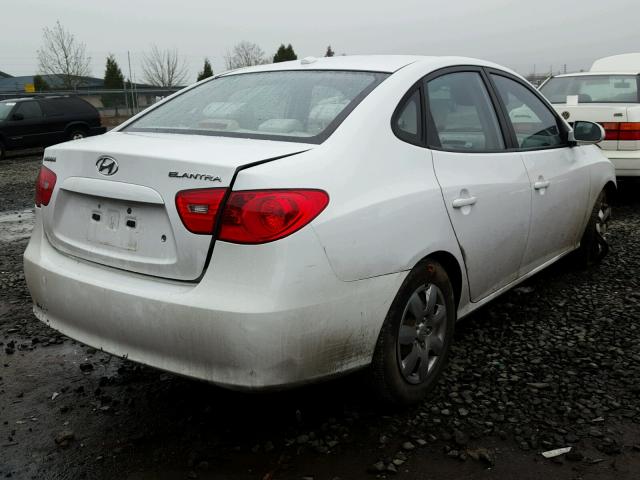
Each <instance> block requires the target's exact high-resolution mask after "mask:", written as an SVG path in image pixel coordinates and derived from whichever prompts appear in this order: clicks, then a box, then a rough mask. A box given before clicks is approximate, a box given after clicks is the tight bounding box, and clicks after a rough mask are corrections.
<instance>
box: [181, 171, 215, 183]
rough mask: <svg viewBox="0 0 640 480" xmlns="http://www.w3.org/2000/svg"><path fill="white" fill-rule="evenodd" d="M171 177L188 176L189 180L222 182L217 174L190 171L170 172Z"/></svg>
mask: <svg viewBox="0 0 640 480" xmlns="http://www.w3.org/2000/svg"><path fill="white" fill-rule="evenodd" d="M169 178H188V179H189V180H204V181H205V182H222V179H221V178H220V177H218V176H217V175H216V176H215V177H214V176H213V175H207V174H206V173H190V172H184V173H180V172H169Z"/></svg>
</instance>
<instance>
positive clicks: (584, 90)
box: [540, 75, 638, 103]
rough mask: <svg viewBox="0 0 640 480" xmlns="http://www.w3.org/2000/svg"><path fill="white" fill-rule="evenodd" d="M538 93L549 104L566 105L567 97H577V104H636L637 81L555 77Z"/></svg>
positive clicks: (620, 77)
mask: <svg viewBox="0 0 640 480" xmlns="http://www.w3.org/2000/svg"><path fill="white" fill-rule="evenodd" d="M540 91H541V92H542V93H543V95H544V96H545V97H547V99H549V101H550V102H551V103H567V97H568V96H577V97H578V102H579V103H638V81H637V78H636V76H634V75H583V76H576V77H556V78H552V79H551V80H549V81H548V82H547V83H545V84H544V85H543V86H542V88H540Z"/></svg>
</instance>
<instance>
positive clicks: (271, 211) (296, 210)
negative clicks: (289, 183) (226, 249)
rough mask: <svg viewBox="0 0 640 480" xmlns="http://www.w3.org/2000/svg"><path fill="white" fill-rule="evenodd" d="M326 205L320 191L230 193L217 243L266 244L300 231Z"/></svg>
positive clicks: (326, 197) (324, 193)
mask: <svg viewBox="0 0 640 480" xmlns="http://www.w3.org/2000/svg"><path fill="white" fill-rule="evenodd" d="M328 203H329V195H327V193H326V192H323V191H322V190H246V191H240V192H231V195H230V196H229V200H228V201H227V205H226V207H225V209H224V213H223V214H222V228H221V229H220V235H219V238H220V240H224V241H227V242H234V243H253V244H255V243H266V242H272V241H274V240H278V239H280V238H284V237H286V236H288V235H291V234H292V233H293V232H296V231H298V230H300V229H301V228H302V227H304V226H305V225H307V224H308V223H309V222H311V220H313V219H314V218H316V217H317V216H318V215H319V214H320V212H322V210H324V208H325V207H326V206H327V204H328Z"/></svg>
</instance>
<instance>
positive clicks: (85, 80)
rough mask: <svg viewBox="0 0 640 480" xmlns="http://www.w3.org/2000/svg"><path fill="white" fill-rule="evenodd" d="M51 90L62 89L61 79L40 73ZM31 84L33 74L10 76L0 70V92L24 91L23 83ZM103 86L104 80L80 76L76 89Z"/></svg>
mask: <svg viewBox="0 0 640 480" xmlns="http://www.w3.org/2000/svg"><path fill="white" fill-rule="evenodd" d="M41 77H42V79H43V80H44V81H45V82H47V85H49V88H51V89H52V90H58V89H62V88H63V87H62V80H61V79H60V77H59V76H57V75H41ZM27 84H33V75H25V76H21V77H12V76H11V75H8V74H6V73H3V72H0V93H24V92H25V91H26V90H25V85H27ZM103 87H104V80H103V79H101V78H95V77H81V79H80V86H79V87H78V90H80V91H81V90H86V89H98V88H103Z"/></svg>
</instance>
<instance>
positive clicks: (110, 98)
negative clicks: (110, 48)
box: [102, 54, 124, 116]
mask: <svg viewBox="0 0 640 480" xmlns="http://www.w3.org/2000/svg"><path fill="white" fill-rule="evenodd" d="M104 88H105V89H109V90H122V89H123V88H124V75H122V71H121V70H120V67H119V66H118V62H116V59H115V57H114V56H113V54H111V55H109V56H108V57H107V65H106V67H105V70H104ZM123 100H124V95H121V94H118V93H115V92H114V93H106V94H104V95H102V105H104V106H105V107H112V108H115V110H116V116H117V115H118V107H119V106H122V105H123V103H124V102H123Z"/></svg>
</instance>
